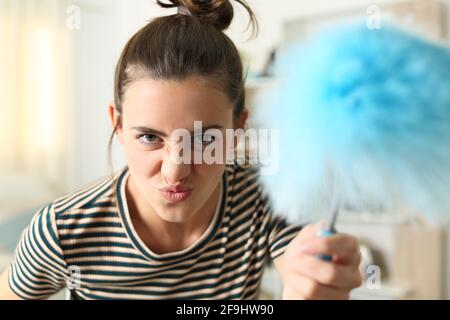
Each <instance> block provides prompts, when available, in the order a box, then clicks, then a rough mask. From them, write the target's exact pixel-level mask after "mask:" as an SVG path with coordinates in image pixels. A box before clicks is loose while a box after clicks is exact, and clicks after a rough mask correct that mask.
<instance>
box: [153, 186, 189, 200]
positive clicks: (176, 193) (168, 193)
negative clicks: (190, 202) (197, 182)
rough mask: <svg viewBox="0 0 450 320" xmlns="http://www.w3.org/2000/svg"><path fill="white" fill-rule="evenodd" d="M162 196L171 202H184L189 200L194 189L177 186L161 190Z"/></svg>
mask: <svg viewBox="0 0 450 320" xmlns="http://www.w3.org/2000/svg"><path fill="white" fill-rule="evenodd" d="M159 191H160V192H161V195H162V196H163V197H164V199H166V200H167V201H169V202H173V203H175V202H182V201H184V200H186V199H187V198H189V196H190V195H191V193H192V189H191V188H188V187H182V186H176V187H169V188H162V189H159Z"/></svg>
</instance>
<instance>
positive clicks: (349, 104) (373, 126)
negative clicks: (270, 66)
mask: <svg viewBox="0 0 450 320" xmlns="http://www.w3.org/2000/svg"><path fill="white" fill-rule="evenodd" d="M277 76H278V78H279V79H280V81H279V82H278V85H277V86H276V87H275V89H274V90H272V91H270V92H269V93H266V94H264V95H262V96H260V97H259V100H258V101H259V102H258V104H259V106H258V107H260V109H258V111H259V114H257V115H256V119H255V120H256V122H257V123H259V125H260V126H261V127H264V128H278V129H280V132H279V134H280V142H279V150H280V152H279V154H278V155H272V156H278V157H279V170H278V172H277V173H276V174H274V175H264V176H262V181H263V183H264V184H265V186H266V187H267V189H268V191H269V193H270V194H271V196H272V199H273V203H274V206H275V209H276V210H277V211H279V212H283V213H285V214H286V215H288V217H291V218H292V219H293V220H299V217H301V216H302V215H309V214H318V213H319V214H326V215H327V214H329V213H330V212H331V211H332V210H334V209H335V208H337V207H350V208H352V209H354V210H362V211H379V210H388V211H389V210H396V208H397V207H398V205H399V204H402V205H404V204H406V205H407V206H408V208H410V209H411V210H414V211H418V212H420V213H422V214H423V215H425V217H427V218H429V220H430V221H436V220H440V221H442V219H448V218H449V217H450V50H449V48H447V47H444V46H440V45H437V44H433V43H431V42H427V41H425V40H423V39H421V38H419V37H416V36H414V35H411V34H409V33H407V32H405V31H403V30H400V29H398V28H396V27H394V26H389V27H386V26H384V27H383V28H382V29H380V30H369V29H368V28H366V27H365V26H363V25H361V24H355V25H344V26H341V27H340V28H335V29H334V30H328V31H324V32H321V33H320V34H319V35H318V36H316V37H314V38H312V39H311V40H309V41H307V42H306V43H303V44H297V45H294V46H292V47H290V48H289V49H288V50H286V52H284V53H283V55H282V56H281V58H280V60H279V63H278V69H277Z"/></svg>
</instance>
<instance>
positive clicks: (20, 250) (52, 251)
mask: <svg viewBox="0 0 450 320" xmlns="http://www.w3.org/2000/svg"><path fill="white" fill-rule="evenodd" d="M66 270H67V268H66V263H65V261H64V258H63V253H62V250H61V246H60V241H59V238H58V232H57V227H56V219H55V212H54V207H53V205H52V204H50V205H48V206H45V207H43V208H42V209H40V210H38V211H37V212H36V214H35V215H34V217H33V219H32V220H31V223H30V224H29V225H28V227H27V228H26V229H25V230H24V231H23V232H22V235H21V238H20V240H19V243H18V244H17V247H16V250H15V252H14V258H13V261H12V263H11V265H10V266H9V278H8V281H9V286H10V287H11V290H12V291H13V292H14V293H15V294H17V295H18V296H20V297H21V298H23V299H45V298H48V297H49V296H51V295H52V294H54V293H56V292H58V291H59V290H60V289H61V288H63V287H64V286H65V285H66V274H67V273H66Z"/></svg>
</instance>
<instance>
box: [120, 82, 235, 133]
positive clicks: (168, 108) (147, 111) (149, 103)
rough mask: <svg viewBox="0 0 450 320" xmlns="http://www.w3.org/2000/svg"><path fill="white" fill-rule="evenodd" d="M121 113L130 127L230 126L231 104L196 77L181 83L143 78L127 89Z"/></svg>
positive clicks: (221, 93)
mask: <svg viewBox="0 0 450 320" xmlns="http://www.w3.org/2000/svg"><path fill="white" fill-rule="evenodd" d="M123 114H124V118H126V121H127V122H130V123H132V124H133V125H147V126H149V125H152V126H153V127H155V126H157V127H160V128H161V129H163V128H164V129H170V128H172V129H176V128H188V129H189V128H190V127H193V125H194V121H202V122H204V123H205V124H207V125H208V124H218V125H222V126H223V127H229V126H232V116H233V105H232V103H231V102H230V100H229V99H228V97H227V96H226V94H225V93H224V92H222V91H220V90H218V89H217V88H215V87H214V86H209V85H208V84H207V83H205V82H204V81H201V80H199V78H189V79H186V80H184V81H181V82H179V81H173V80H154V79H151V78H144V79H140V80H136V81H134V82H132V83H131V84H130V85H129V86H128V88H127V90H126V92H125V96H124V102H123Z"/></svg>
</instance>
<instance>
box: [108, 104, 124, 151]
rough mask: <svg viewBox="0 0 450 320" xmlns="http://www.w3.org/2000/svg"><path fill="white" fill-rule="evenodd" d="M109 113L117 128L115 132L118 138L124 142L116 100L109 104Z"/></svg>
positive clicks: (113, 125) (114, 127)
mask: <svg viewBox="0 0 450 320" xmlns="http://www.w3.org/2000/svg"><path fill="white" fill-rule="evenodd" d="M108 115H109V120H110V121H111V125H112V127H113V130H114V129H116V131H115V134H116V135H117V139H119V142H120V143H121V144H123V131H122V123H121V117H120V113H119V111H117V109H116V105H115V104H114V102H110V104H109V105H108Z"/></svg>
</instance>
